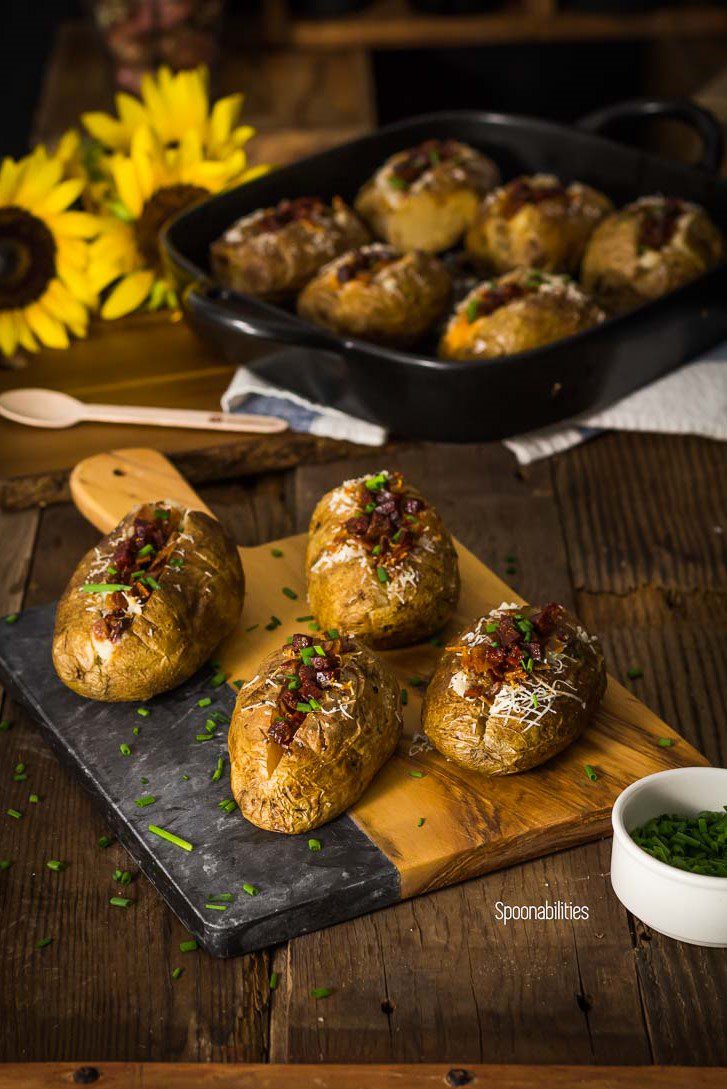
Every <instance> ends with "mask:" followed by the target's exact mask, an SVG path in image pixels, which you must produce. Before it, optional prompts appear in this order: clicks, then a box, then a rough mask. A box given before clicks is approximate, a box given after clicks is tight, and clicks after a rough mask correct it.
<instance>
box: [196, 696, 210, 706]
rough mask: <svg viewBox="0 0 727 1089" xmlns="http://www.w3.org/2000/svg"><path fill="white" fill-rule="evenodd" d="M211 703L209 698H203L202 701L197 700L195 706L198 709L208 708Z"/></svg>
mask: <svg viewBox="0 0 727 1089" xmlns="http://www.w3.org/2000/svg"><path fill="white" fill-rule="evenodd" d="M211 703H212V700H211V698H210V697H209V696H205V697H204V699H201V700H197V706H198V707H209V705H210V704H211Z"/></svg>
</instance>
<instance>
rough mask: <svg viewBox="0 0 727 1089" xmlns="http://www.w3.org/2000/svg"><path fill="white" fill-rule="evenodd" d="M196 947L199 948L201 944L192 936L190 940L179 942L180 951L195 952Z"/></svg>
mask: <svg viewBox="0 0 727 1089" xmlns="http://www.w3.org/2000/svg"><path fill="white" fill-rule="evenodd" d="M195 949H199V946H198V944H197V942H196V941H195V940H194V938H190V940H189V941H186V942H180V943H179V951H180V952H181V953H194V951H195Z"/></svg>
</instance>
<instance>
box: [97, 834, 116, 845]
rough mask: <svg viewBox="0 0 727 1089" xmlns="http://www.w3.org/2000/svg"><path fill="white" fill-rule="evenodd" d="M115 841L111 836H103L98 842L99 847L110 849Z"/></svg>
mask: <svg viewBox="0 0 727 1089" xmlns="http://www.w3.org/2000/svg"><path fill="white" fill-rule="evenodd" d="M113 842H114V841H113V840H112V839H111V837H110V836H101V837H100V838H99V840H98V845H99V847H110V846H111V844H112V843H113Z"/></svg>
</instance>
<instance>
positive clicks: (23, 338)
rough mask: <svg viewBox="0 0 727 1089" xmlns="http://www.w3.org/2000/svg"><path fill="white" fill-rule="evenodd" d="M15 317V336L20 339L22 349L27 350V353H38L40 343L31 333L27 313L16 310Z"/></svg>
mask: <svg viewBox="0 0 727 1089" xmlns="http://www.w3.org/2000/svg"><path fill="white" fill-rule="evenodd" d="M13 316H14V319H15V334H16V336H17V338H18V344H19V345H20V346H21V348H25V350H26V352H37V351H38V341H37V340H36V339H35V337H34V336H33V334H32V333H31V331H30V326H29V325H28V322H27V319H26V317H25V311H24V310H14V311H13Z"/></svg>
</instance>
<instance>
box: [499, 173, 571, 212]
mask: <svg viewBox="0 0 727 1089" xmlns="http://www.w3.org/2000/svg"><path fill="white" fill-rule="evenodd" d="M546 200H557V201H559V202H561V203H563V204H567V203H568V192H567V190H566V188H565V187H564V186H563V185H561V183H560V182H556V183H555V184H554V185H533V183H532V180H531V179H530V178H515V180H514V181H512V182H510V184H509V185H507V186H505V199H504V201H503V202H502V204H501V205H500V215H501V216H502V217H503V218H504V219H512V218H513V216H515V215H517V213H518V212H519V211H520V209H521V208H524V207H525V205H526V204H543V203H544V202H545V201H546Z"/></svg>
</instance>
